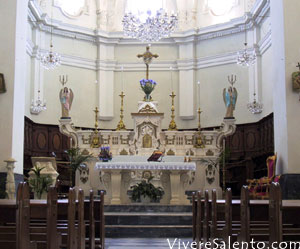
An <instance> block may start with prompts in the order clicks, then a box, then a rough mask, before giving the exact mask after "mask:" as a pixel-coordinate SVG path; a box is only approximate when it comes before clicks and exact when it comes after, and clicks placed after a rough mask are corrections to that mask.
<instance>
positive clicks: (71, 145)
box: [70, 137, 72, 148]
mask: <svg viewBox="0 0 300 249" xmlns="http://www.w3.org/2000/svg"><path fill="white" fill-rule="evenodd" d="M70 148H72V138H71V137H70Z"/></svg>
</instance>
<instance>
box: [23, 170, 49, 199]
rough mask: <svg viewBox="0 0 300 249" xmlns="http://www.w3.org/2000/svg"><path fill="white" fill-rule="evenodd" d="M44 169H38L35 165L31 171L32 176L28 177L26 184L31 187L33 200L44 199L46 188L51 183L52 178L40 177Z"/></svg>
mask: <svg viewBox="0 0 300 249" xmlns="http://www.w3.org/2000/svg"><path fill="white" fill-rule="evenodd" d="M44 168H45V167H38V166H37V165H35V166H34V167H33V168H32V169H31V171H32V172H33V175H32V176H30V178H29V180H28V183H29V186H30V187H31V189H32V191H33V192H34V198H35V199H42V198H43V199H46V196H45V195H46V193H47V191H48V188H49V187H50V186H51V184H52V183H53V180H52V178H51V177H50V176H49V175H42V174H41V171H42V170H43V169H44Z"/></svg>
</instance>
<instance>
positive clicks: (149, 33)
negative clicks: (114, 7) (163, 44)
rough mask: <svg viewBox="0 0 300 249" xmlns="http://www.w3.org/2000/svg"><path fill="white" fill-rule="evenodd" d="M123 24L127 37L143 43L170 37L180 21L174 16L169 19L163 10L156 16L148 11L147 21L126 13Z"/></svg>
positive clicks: (158, 11)
mask: <svg viewBox="0 0 300 249" xmlns="http://www.w3.org/2000/svg"><path fill="white" fill-rule="evenodd" d="M122 22H123V30H124V35H125V36H127V37H131V38H136V39H138V40H140V41H142V42H155V41H159V40H160V39H162V38H166V37H169V36H170V34H171V33H172V32H173V31H174V30H175V28H176V27H177V24H178V19H177V16H176V15H174V14H172V15H171V16H170V17H169V16H168V14H167V13H166V12H165V11H164V10H163V9H162V8H161V9H159V10H157V12H156V15H154V16H152V15H151V11H150V10H148V11H147V15H146V19H145V21H142V20H141V18H140V17H139V16H136V15H134V14H132V13H131V12H129V13H126V14H125V15H124V17H123V20H122Z"/></svg>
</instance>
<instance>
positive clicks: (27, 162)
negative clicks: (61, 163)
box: [24, 117, 69, 170]
mask: <svg viewBox="0 0 300 249" xmlns="http://www.w3.org/2000/svg"><path fill="white" fill-rule="evenodd" d="M68 143H69V140H68V138H67V137H66V136H65V135H62V134H61V133H60V131H59V128H58V125H45V124H37V123H34V122H33V121H31V120H30V119H29V118H27V117H25V129H24V169H26V170H27V169H30V168H31V167H32V164H31V157H32V156H53V153H54V154H55V155H56V158H57V160H66V159H67V158H66V156H67V155H66V153H65V151H66V150H67V149H68V148H69V144H68Z"/></svg>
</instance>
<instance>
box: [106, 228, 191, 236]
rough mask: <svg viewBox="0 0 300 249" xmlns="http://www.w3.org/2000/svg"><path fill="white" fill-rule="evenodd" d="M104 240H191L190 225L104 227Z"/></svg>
mask: <svg viewBox="0 0 300 249" xmlns="http://www.w3.org/2000/svg"><path fill="white" fill-rule="evenodd" d="M105 236H106V238H191V237H192V225H106V226H105Z"/></svg>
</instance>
